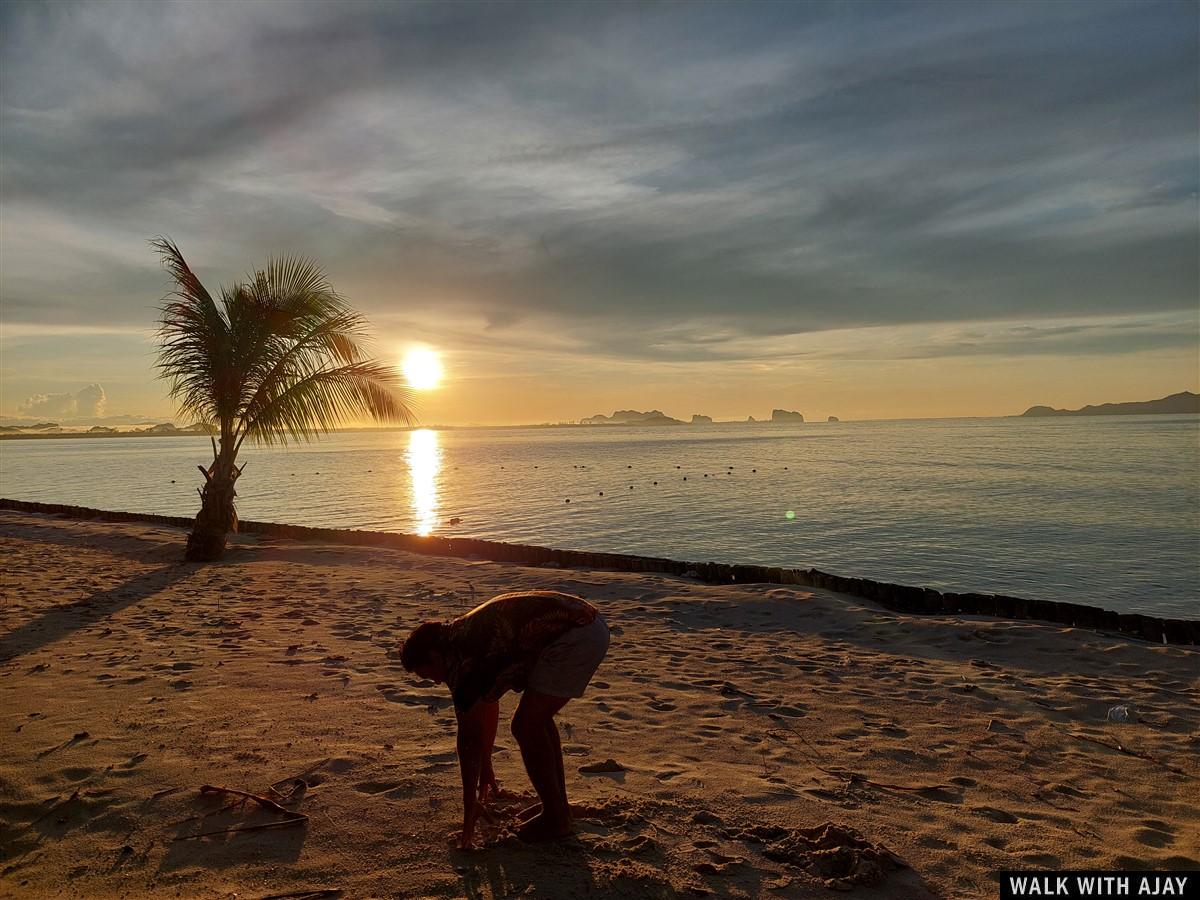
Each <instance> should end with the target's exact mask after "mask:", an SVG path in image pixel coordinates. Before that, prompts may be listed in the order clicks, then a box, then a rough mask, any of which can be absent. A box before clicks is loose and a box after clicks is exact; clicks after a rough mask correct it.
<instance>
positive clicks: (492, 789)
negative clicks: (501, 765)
mask: <svg viewBox="0 0 1200 900" xmlns="http://www.w3.org/2000/svg"><path fill="white" fill-rule="evenodd" d="M499 796H500V785H499V784H498V783H497V782H496V773H495V771H494V770H493V769H492V763H491V760H488V761H487V762H485V763H484V764H483V768H481V769H480V770H479V803H480V805H481V806H482V805H483V804H484V803H487V801H489V800H494V799H496V798H497V797H499Z"/></svg>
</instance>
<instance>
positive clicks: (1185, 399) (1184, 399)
mask: <svg viewBox="0 0 1200 900" xmlns="http://www.w3.org/2000/svg"><path fill="white" fill-rule="evenodd" d="M1178 413H1200V394H1193V393H1192V392H1191V391H1181V392H1180V393H1178V394H1171V395H1170V396H1169V397H1163V398H1162V399H1161V400H1143V401H1140V402H1134V403H1102V404H1100V405H1099V406H1085V407H1083V408H1082V409H1054V408H1052V407H1049V406H1031V407H1029V409H1027V410H1025V412H1023V413H1021V416H1022V417H1024V416H1032V417H1035V418H1036V417H1039V416H1040V417H1045V416H1153V415H1160V416H1161V415H1172V414H1178Z"/></svg>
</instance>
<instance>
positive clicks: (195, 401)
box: [150, 237, 230, 422]
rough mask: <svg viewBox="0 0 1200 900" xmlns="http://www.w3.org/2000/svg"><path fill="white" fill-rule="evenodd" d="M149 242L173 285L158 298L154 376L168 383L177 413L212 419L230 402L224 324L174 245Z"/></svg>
mask: <svg viewBox="0 0 1200 900" xmlns="http://www.w3.org/2000/svg"><path fill="white" fill-rule="evenodd" d="M150 243H151V246H153V247H154V248H155V249H156V250H157V251H158V253H159V256H160V257H161V259H162V263H163V267H164V268H165V269H166V270H167V271H168V272H169V273H170V274H171V277H172V278H173V279H174V281H175V288H176V289H175V290H174V291H172V292H171V293H170V294H168V295H167V296H166V297H165V298H163V301H162V306H161V307H160V309H159V312H160V317H159V328H158V338H159V353H158V360H157V363H156V367H157V368H158V370H159V375H160V376H161V377H163V378H166V379H167V380H168V381H170V384H171V386H170V391H169V393H170V395H171V397H172V398H174V399H175V401H176V402H177V404H178V405H179V408H180V411H181V412H182V413H184V414H185V415H188V416H195V417H197V418H199V419H201V420H203V421H205V422H213V421H216V420H218V419H220V418H221V413H222V410H228V409H229V406H230V404H229V399H230V398H228V396H227V391H226V390H225V386H226V385H227V384H228V381H229V367H230V358H229V348H230V333H229V322H228V320H227V319H226V318H225V317H224V315H223V314H222V311H221V309H220V308H219V307H218V306H217V304H216V303H214V302H213V299H212V296H211V295H210V294H209V293H208V291H207V290H205V288H204V285H203V284H201V283H200V279H198V278H197V277H196V275H195V274H194V273H193V272H192V270H191V268H190V267H189V266H188V264H187V261H186V260H184V258H183V254H182V253H180V252H179V248H178V247H176V246H175V244H174V243H172V242H171V241H170V240H169V239H167V238H163V237H159V238H156V239H154V240H152V241H151V242H150Z"/></svg>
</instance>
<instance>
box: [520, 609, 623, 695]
mask: <svg viewBox="0 0 1200 900" xmlns="http://www.w3.org/2000/svg"><path fill="white" fill-rule="evenodd" d="M607 652H608V623H607V622H605V621H604V617H603V616H602V615H600V614H599V613H597V614H596V618H595V619H593V620H592V623H591V624H590V625H579V626H576V627H575V628H572V629H571V630H570V631H568V632H567V633H566V634H564V635H563V636H562V637H560V638H559V639H558V640H556V641H554V642H553V643H551V644H548V645H547V646H546V649H545V650H543V651H542V653H541V655H540V656H539V657H538V660H537V662H536V663H535V664H534V667H533V669H532V670H531V671H530V673H529V682H528V686H529V687H531V688H533V689H534V690H535V691H539V692H541V693H543V694H549V695H550V696H551V697H582V696H583V692H584V690H585V689H586V688H587V686H588V682H589V681H591V680H592V676H593V675H595V674H596V670H597V669H598V668H600V662H601V660H603V659H604V654H606V653H607Z"/></svg>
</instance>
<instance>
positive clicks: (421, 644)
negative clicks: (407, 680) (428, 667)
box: [400, 621, 446, 672]
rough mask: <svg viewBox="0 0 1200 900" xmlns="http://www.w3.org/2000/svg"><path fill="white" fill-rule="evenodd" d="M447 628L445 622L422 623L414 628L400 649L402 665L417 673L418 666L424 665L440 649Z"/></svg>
mask: <svg viewBox="0 0 1200 900" xmlns="http://www.w3.org/2000/svg"><path fill="white" fill-rule="evenodd" d="M445 628H446V623H445V622H432V621H431V622H422V623H421V624H420V625H418V626H417V627H416V628H414V629H413V632H412V634H410V635H409V636H408V640H406V641H405V642H404V646H403V647H402V648H401V649H400V664H401V665H402V666H404V668H405V669H407V670H408V671H409V672H415V671H416V669H417V666H419V665H422V664H424V663H425V662H426V661H427V660H428V659H429V654H430V653H431V652H433V651H434V650H437V649H438V647H439V645H440V644H441V642H442V633H443V631H444V629H445Z"/></svg>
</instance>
